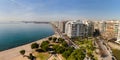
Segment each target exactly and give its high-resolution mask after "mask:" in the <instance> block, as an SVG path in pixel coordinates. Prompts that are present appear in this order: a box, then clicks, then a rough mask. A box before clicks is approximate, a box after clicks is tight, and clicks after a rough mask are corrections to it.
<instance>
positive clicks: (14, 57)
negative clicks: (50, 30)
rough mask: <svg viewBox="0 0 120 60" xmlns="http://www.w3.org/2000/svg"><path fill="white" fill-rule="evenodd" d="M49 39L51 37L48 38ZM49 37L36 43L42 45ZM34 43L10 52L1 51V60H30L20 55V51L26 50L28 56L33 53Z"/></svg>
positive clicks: (9, 50) (12, 49)
mask: <svg viewBox="0 0 120 60" xmlns="http://www.w3.org/2000/svg"><path fill="white" fill-rule="evenodd" d="M54 35H55V34H53V35H51V36H54ZM48 37H50V36H48ZM48 37H45V38H42V39H40V40H37V41H34V42H37V43H39V44H41V43H42V41H46V40H47V39H48ZM34 42H31V43H28V44H25V45H22V46H18V47H15V48H11V49H8V50H4V51H0V60H28V59H27V58H26V57H23V56H22V55H21V54H20V53H19V51H20V50H23V49H24V50H26V53H25V55H28V54H29V53H31V52H32V49H31V44H32V43H34Z"/></svg>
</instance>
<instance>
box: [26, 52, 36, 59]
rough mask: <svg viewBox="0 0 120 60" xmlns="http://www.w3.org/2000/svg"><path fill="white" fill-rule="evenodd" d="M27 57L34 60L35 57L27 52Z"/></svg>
mask: <svg viewBox="0 0 120 60" xmlns="http://www.w3.org/2000/svg"><path fill="white" fill-rule="evenodd" d="M28 58H29V59H30V60H36V57H35V56H33V55H32V53H30V54H29V56H28Z"/></svg>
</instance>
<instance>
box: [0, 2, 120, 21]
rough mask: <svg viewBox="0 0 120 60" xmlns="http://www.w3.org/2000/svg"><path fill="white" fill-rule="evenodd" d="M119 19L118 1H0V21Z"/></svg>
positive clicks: (119, 3) (119, 5)
mask: <svg viewBox="0 0 120 60" xmlns="http://www.w3.org/2000/svg"><path fill="white" fill-rule="evenodd" d="M84 17H85V18H106V19H110V18H115V19H119V18H120V0H0V21H10V20H46V21H47V20H62V19H75V18H76V19H78V18H84Z"/></svg>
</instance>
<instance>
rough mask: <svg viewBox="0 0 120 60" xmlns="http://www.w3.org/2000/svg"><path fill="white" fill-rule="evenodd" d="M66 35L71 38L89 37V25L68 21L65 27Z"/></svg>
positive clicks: (82, 22) (79, 21) (78, 21)
mask: <svg viewBox="0 0 120 60" xmlns="http://www.w3.org/2000/svg"><path fill="white" fill-rule="evenodd" d="M65 33H66V34H67V36H69V37H70V38H72V37H79V36H81V37H85V36H87V35H88V23H87V22H86V21H81V20H77V21H68V22H67V23H66V25H65Z"/></svg>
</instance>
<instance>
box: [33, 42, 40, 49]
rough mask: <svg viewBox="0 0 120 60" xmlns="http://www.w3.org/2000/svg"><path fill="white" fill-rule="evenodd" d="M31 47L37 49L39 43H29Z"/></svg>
mask: <svg viewBox="0 0 120 60" xmlns="http://www.w3.org/2000/svg"><path fill="white" fill-rule="evenodd" d="M31 48H32V49H37V48H39V44H38V43H33V44H32V45H31Z"/></svg>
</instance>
